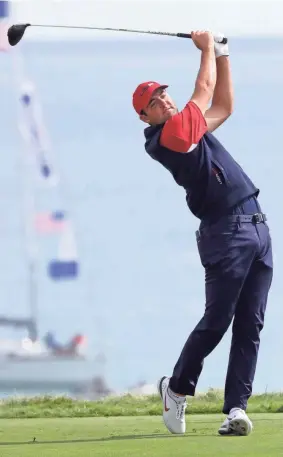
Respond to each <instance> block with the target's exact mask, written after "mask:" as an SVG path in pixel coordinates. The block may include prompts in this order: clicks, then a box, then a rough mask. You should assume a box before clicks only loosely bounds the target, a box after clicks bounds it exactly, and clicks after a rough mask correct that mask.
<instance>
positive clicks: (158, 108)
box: [140, 88, 178, 125]
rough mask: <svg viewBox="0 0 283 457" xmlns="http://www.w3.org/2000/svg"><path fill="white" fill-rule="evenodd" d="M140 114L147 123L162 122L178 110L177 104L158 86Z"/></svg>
mask: <svg viewBox="0 0 283 457" xmlns="http://www.w3.org/2000/svg"><path fill="white" fill-rule="evenodd" d="M144 111H145V114H142V115H141V116H140V118H141V120H142V121H144V122H146V123H147V124H151V125H157V124H163V123H164V122H166V121H167V119H169V118H170V117H172V116H173V115H174V114H176V113H177V112H178V109H177V106H176V105H175V103H174V102H173V100H172V98H171V97H170V95H169V94H168V93H167V92H166V90H165V89H162V88H159V89H157V90H156V91H155V92H153V94H152V97H151V99H150V102H149V104H148V105H147V107H146V109H145V110H144Z"/></svg>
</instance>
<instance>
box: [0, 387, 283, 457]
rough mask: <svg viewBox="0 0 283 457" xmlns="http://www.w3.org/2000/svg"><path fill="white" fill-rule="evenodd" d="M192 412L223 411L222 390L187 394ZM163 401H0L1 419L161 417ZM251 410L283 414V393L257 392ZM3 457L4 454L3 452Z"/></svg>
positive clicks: (155, 398)
mask: <svg viewBox="0 0 283 457" xmlns="http://www.w3.org/2000/svg"><path fill="white" fill-rule="evenodd" d="M188 403H189V406H188V408H187V410H186V413H187V414H188V415H190V414H209V413H210V414H213V413H214V414H215V413H221V412H222V405H223V392H221V391H218V390H213V389H211V390H210V391H208V392H207V393H206V394H203V395H198V396H196V397H195V398H191V397H188ZM161 411H162V404H161V401H160V398H159V396H158V395H152V396H145V397H144V396H141V397H133V396H131V395H125V396H122V397H113V398H111V397H109V398H107V399H105V400H101V401H75V400H72V399H70V398H67V397H47V396H45V397H35V398H31V399H20V398H18V399H17V398H14V399H9V400H4V401H2V402H1V403H0V418H11V419H12V418H44V417H46V418H51V417H54V418H55V417H57V418H58V417H113V416H116V417H117V416H159V415H160V414H161ZM248 412H249V413H283V392H282V393H274V394H272V393H267V394H262V395H254V396H253V397H251V399H250V401H249V406H248ZM0 457H2V456H1V454H0Z"/></svg>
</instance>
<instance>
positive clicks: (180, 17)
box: [12, 0, 283, 39]
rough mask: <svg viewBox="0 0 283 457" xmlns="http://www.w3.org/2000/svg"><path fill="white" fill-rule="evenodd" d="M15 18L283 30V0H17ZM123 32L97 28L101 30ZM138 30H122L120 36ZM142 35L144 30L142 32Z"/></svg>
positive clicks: (234, 31) (39, 32)
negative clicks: (128, 31) (124, 31)
mask: <svg viewBox="0 0 283 457" xmlns="http://www.w3.org/2000/svg"><path fill="white" fill-rule="evenodd" d="M12 3H13V8H12V11H13V22H30V23H37V24H66V25H77V26H78V25H79V26H96V27H114V28H134V29H140V30H160V31H168V32H190V31H191V30H196V29H206V30H211V31H215V32H216V31H220V32H223V33H224V34H226V35H227V36H229V35H230V36H235V35H246V36H255V35H281V36H282V35H283V27H282V18H283V0H222V1H219V0H167V1H166V0H111V1H109V0H12ZM93 33H94V32H93V31H88V32H86V33H81V32H79V33H78V31H77V30H75V31H66V30H62V29H40V28H37V27H34V28H29V29H28V31H27V33H26V38H28V39H29V38H30V39H33V37H35V36H36V37H41V36H42V37H46V36H47V37H50V38H52V37H55V35H56V36H58V34H64V35H65V36H67V37H68V36H69V37H76V38H79V37H85V36H86V35H87V36H93ZM101 33H102V35H103V36H105V37H106V34H107V36H110V35H111V36H113V34H114V35H115V34H117V32H95V34H96V36H98V35H100V34H101ZM122 35H123V36H128V37H129V36H131V38H133V36H136V35H135V34H125V33H122V32H121V33H119V36H122ZM139 36H140V35H139Z"/></svg>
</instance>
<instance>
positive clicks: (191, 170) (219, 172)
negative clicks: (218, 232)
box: [144, 124, 259, 221]
mask: <svg viewBox="0 0 283 457" xmlns="http://www.w3.org/2000/svg"><path fill="white" fill-rule="evenodd" d="M162 128H163V124H162V125H158V126H150V127H147V128H146V129H145V130H144V134H145V138H146V142H145V150H146V152H147V153H148V154H149V155H150V156H151V157H152V158H153V159H154V160H157V161H158V162H160V163H161V164H162V165H163V166H164V167H165V168H166V169H167V170H168V171H170V173H171V174H172V176H173V178H174V180H175V181H176V183H177V184H178V185H179V186H182V187H183V188H184V189H185V191H186V201H187V204H188V207H189V209H190V210H191V212H192V213H193V214H194V215H195V216H196V217H197V218H199V219H201V220H211V221H212V220H215V219H217V218H218V217H221V216H222V215H225V214H228V213H229V209H230V208H232V207H234V206H235V205H237V204H239V203H241V202H242V201H243V200H245V199H246V198H248V197H250V196H253V195H255V196H258V194H259V189H258V188H257V187H256V186H255V185H254V183H253V182H252V181H251V179H250V178H249V177H248V176H247V174H246V173H245V172H244V171H243V169H242V168H241V166H240V165H239V164H238V163H237V162H236V161H235V160H234V159H233V157H232V156H231V155H230V154H229V152H228V151H227V150H226V149H225V148H224V147H223V146H222V144H221V143H220V142H219V141H218V140H217V139H216V138H215V137H214V136H213V135H212V134H211V133H209V132H207V133H205V134H204V135H203V136H202V138H201V139H200V141H199V143H198V145H197V146H196V147H195V149H193V150H192V151H191V152H188V153H179V152H175V151H171V150H170V149H167V148H166V147H163V146H161V145H160V143H159V140H160V135H161V131H162Z"/></svg>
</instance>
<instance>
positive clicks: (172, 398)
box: [157, 376, 187, 435]
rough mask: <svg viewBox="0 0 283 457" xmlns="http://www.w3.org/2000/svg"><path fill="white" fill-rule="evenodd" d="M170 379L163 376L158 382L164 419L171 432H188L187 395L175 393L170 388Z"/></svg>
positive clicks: (181, 433)
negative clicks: (186, 416) (186, 417)
mask: <svg viewBox="0 0 283 457" xmlns="http://www.w3.org/2000/svg"><path fill="white" fill-rule="evenodd" d="M169 380H170V378H168V377H166V376H163V378H161V379H160V380H159V381H158V383H157V388H158V391H159V393H160V397H161V399H162V402H163V421H164V424H165V425H166V427H167V429H168V430H169V432H171V433H175V434H180V435H183V434H184V433H185V432H186V421H185V410H186V407H187V402H186V397H180V396H178V395H175V394H174V392H172V391H171V390H170V388H169Z"/></svg>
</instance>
